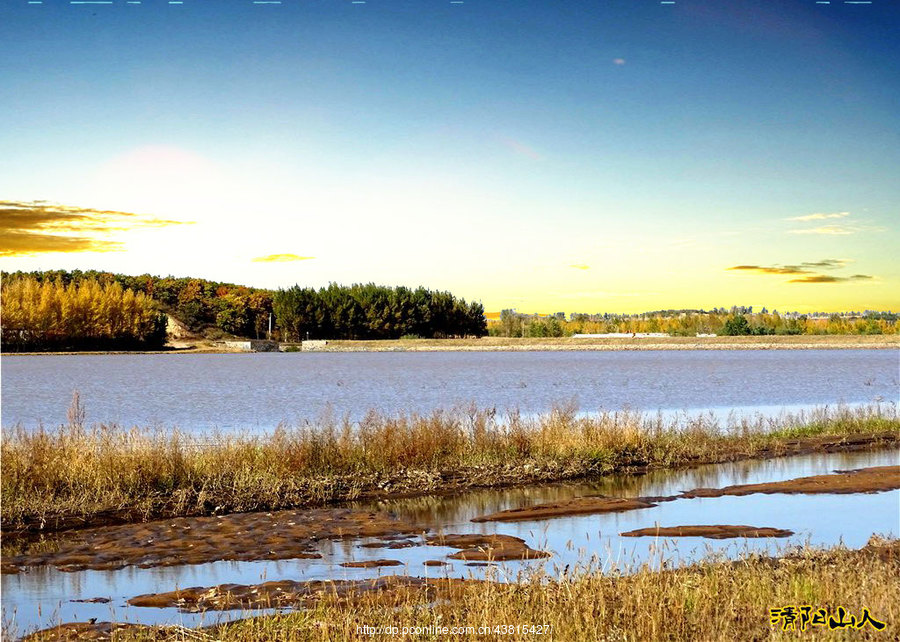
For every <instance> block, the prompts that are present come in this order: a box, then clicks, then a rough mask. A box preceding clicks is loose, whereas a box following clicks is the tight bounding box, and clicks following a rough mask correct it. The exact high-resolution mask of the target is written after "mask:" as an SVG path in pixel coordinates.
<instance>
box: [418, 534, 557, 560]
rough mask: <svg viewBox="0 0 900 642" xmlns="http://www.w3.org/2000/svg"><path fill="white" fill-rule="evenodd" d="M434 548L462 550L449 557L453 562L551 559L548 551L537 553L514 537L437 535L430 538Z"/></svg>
mask: <svg viewBox="0 0 900 642" xmlns="http://www.w3.org/2000/svg"><path fill="white" fill-rule="evenodd" d="M426 541H427V542H428V544H431V545H432V546H449V547H450V548H459V549H462V550H460V551H459V552H458V553H453V554H452V555H449V556H448V557H449V558H450V559H452V560H467V561H473V562H504V561H507V560H533V559H541V558H544V557H550V553H548V552H546V551H536V550H534V549H533V548H531V547H529V546H528V544H526V543H525V540H523V539H519V538H518V537H513V536H512V535H501V534H494V535H482V534H478V533H475V534H467V535H435V536H433V537H429V538H428V539H427V540H426Z"/></svg>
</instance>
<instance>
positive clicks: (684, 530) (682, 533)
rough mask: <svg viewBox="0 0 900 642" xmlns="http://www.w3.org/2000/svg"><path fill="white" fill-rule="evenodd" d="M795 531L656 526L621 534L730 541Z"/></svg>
mask: <svg viewBox="0 0 900 642" xmlns="http://www.w3.org/2000/svg"><path fill="white" fill-rule="evenodd" d="M793 534H794V531H789V530H786V529H783V528H772V527H770V526H762V527H760V526H734V525H725V524H714V525H709V526H701V525H690V526H654V527H652V528H639V529H637V530H633V531H628V532H627V533H621V535H622V537H646V536H649V537H706V538H709V539H730V538H733V537H790V536H791V535H793Z"/></svg>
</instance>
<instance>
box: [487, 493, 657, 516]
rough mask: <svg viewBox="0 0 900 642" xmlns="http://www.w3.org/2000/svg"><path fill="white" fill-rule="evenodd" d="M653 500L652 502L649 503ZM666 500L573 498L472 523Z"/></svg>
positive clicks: (623, 507)
mask: <svg viewBox="0 0 900 642" xmlns="http://www.w3.org/2000/svg"><path fill="white" fill-rule="evenodd" d="M651 499H652V500H654V501H651ZM667 499H668V498H666V497H662V498H658V497H653V498H644V497H638V498H624V497H605V496H603V495H597V496H591V497H575V498H573V499H568V500H565V501H560V502H548V503H546V504H538V505H537V506H524V507H522V508H510V509H509V510H502V511H499V512H497V513H491V514H490V515H482V516H481V517H476V518H474V519H473V520H472V521H473V522H520V521H527V520H532V519H550V518H551V517H565V516H567V515H586V514H592V513H619V512H623V511H628V510H637V509H639V508H653V507H654V506H656V503H655V502H656V501H665V500H667Z"/></svg>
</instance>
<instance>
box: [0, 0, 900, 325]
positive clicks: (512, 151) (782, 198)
mask: <svg viewBox="0 0 900 642" xmlns="http://www.w3.org/2000/svg"><path fill="white" fill-rule="evenodd" d="M898 28H900V5H898V4H897V3H896V2H893V1H887V0H873V1H872V3H871V4H855V3H854V4H850V3H846V2H843V0H832V2H831V3H830V4H820V3H816V2H815V1H814V0H807V1H804V2H788V1H784V2H777V3H769V2H759V1H758V0H754V1H752V2H751V1H748V0H729V2H721V1H718V0H716V1H713V0H676V2H675V4H662V3H660V2H658V1H655V0H594V1H591V2H575V1H571V2H564V3H563V2H557V1H555V0H537V1H531V0H517V1H511V0H464V1H463V2H449V1H444V0H440V1H439V0H416V1H404V0H366V2H364V3H361V2H356V3H354V2H352V1H351V0H346V1H344V0H283V1H282V2H281V4H254V3H253V2H252V1H251V0H184V1H183V2H182V3H180V4H176V3H171V2H168V1H165V0H142V1H141V2H136V1H132V2H127V1H126V0H111V1H108V2H107V3H106V4H91V3H88V4H74V3H71V2H69V1H68V0H43V2H42V3H36V2H34V1H32V2H28V1H27V0H0V42H2V43H3V45H2V47H0V80H2V90H0V201H2V202H0V268H2V269H3V270H6V271H12V270H43V269H74V268H80V269H101V270H109V271H113V272H122V273H128V274H142V273H150V274H158V275H168V274H172V275H175V276H197V277H203V278H208V279H212V280H216V281H225V282H233V283H241V284H246V285H253V286H258V287H268V288H278V287H288V286H291V285H294V284H296V283H299V284H301V285H308V286H314V287H319V286H323V285H326V284H328V283H329V282H338V283H344V284H350V283H354V282H375V283H379V284H383V285H406V286H410V287H416V286H419V285H423V286H425V287H428V288H431V289H437V290H449V291H451V292H453V293H454V294H456V295H458V296H462V297H465V298H466V299H468V300H477V301H481V302H482V303H483V304H484V306H485V309H486V310H488V311H495V310H500V309H502V308H515V309H517V310H519V311H521V312H542V313H551V312H557V311H565V312H640V311H646V310H658V309H671V308H706V309H709V308H712V307H720V306H725V307H730V306H732V305H753V306H756V307H762V306H767V307H768V308H769V309H773V308H777V309H779V310H797V311H804V312H808V311H814V310H820V311H838V310H864V309H875V310H889V309H890V310H900V262H898V261H897V260H896V253H897V249H896V248H898V247H900V232H898V223H900V216H898V213H900V212H898V210H900V116H898V114H900V38H897V36H896V34H897V33H898Z"/></svg>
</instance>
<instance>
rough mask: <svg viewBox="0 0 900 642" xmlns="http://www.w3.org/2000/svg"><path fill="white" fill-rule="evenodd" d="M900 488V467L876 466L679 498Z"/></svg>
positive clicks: (691, 493)
mask: <svg viewBox="0 0 900 642" xmlns="http://www.w3.org/2000/svg"><path fill="white" fill-rule="evenodd" d="M897 488H900V466H875V467H872V468H861V469H859V470H841V471H835V473H834V474H831V475H814V476H812V477H798V478H797V479H789V480H787V481H780V482H765V483H762V484H739V485H735V486H726V487H725V488H697V489H695V490H691V491H688V492H686V493H682V494H681V495H680V497H685V498H692V497H722V496H724V495H751V494H753V493H769V494H771V493H787V494H804V495H815V494H818V493H878V492H882V491H887V490H895V489H897Z"/></svg>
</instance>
